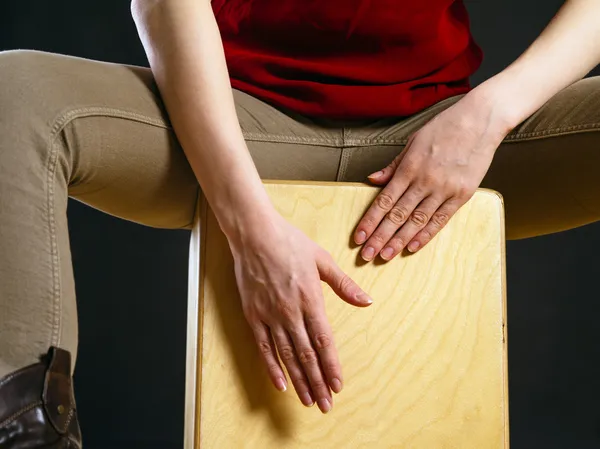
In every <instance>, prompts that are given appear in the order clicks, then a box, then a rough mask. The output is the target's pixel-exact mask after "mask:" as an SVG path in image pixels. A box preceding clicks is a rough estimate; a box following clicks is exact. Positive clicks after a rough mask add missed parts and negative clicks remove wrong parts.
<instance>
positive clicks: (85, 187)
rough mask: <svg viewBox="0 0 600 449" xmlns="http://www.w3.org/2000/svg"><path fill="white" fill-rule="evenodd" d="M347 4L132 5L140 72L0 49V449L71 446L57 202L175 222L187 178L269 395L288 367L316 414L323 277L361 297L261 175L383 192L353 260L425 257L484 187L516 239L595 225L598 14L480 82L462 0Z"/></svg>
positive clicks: (188, 209)
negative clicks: (227, 272) (224, 245)
mask: <svg viewBox="0 0 600 449" xmlns="http://www.w3.org/2000/svg"><path fill="white" fill-rule="evenodd" d="M348 5H349V2H347V1H333V0H332V1H329V2H311V1H306V0H285V1H284V0H279V1H277V2H275V1H272V0H271V1H269V0H253V1H249V0H246V1H244V0H228V1H225V0H215V1H213V2H212V4H211V2H209V1H208V0H178V1H174V0H134V1H133V2H132V12H133V17H134V20H135V23H136V26H137V28H138V31H139V34H140V37H141V40H142V43H143V45H144V48H145V49H146V52H147V55H148V59H149V61H150V65H151V71H150V70H148V69H142V68H137V67H128V66H122V65H115V64H107V63H100V62H95V61H88V60H82V59H77V58H71V57H65V56H58V55H52V54H44V53H39V52H23V51H18V52H7V53H3V54H0V77H1V79H2V83H1V84H0V104H1V105H2V108H1V110H0V186H1V189H0V205H1V206H2V214H1V215H0V245H1V249H2V251H1V252H0V254H1V257H0V274H1V276H2V283H1V284H0V376H4V377H3V378H2V379H0V445H2V443H5V444H7V445H8V446H7V447H24V446H25V445H27V444H30V442H33V441H35V442H39V444H40V445H42V444H55V445H58V444H59V443H60V444H63V445H65V444H66V445H69V444H70V445H71V446H68V447H79V444H80V443H79V442H80V436H79V429H78V424H77V417H76V412H75V408H74V399H73V397H72V391H71V390H72V389H71V386H70V374H71V370H72V368H73V366H72V365H71V363H70V355H69V354H72V355H73V356H75V354H76V349H77V324H76V320H77V318H76V307H75V295H74V286H73V275H72V269H71V263H70V252H69V242H68V234H67V220H66V205H67V198H68V197H69V196H71V197H73V198H76V199H78V200H80V201H82V202H85V203H87V204H89V205H91V206H93V207H96V208H98V209H101V210H103V211H105V212H107V213H110V214H113V215H116V216H119V217H123V218H125V219H128V220H132V221H136V222H139V223H142V224H145V225H149V226H155V227H163V228H189V227H190V226H191V222H192V217H193V212H194V207H195V204H196V199H197V194H198V192H199V189H198V185H199V186H200V188H201V191H202V194H203V195H205V196H206V198H207V200H208V202H209V203H210V205H211V207H212V209H213V210H214V212H215V215H216V216H217V219H218V221H219V224H220V226H221V228H222V230H223V232H224V233H225V235H226V237H227V239H228V241H229V244H230V248H231V251H232V253H233V257H234V261H235V270H236V277H237V282H238V287H239V290H240V293H241V298H242V302H243V309H244V312H245V315H246V317H247V319H248V322H249V324H250V326H251V328H252V329H253V331H254V335H255V337H256V341H257V344H258V346H259V348H260V352H261V354H262V357H263V359H264V362H265V364H266V366H267V368H268V373H269V376H270V378H271V380H272V382H273V384H274V386H275V387H276V388H278V389H279V390H282V391H284V390H285V389H286V388H287V386H288V380H287V379H286V376H285V374H284V372H283V370H282V365H281V363H283V364H285V366H286V368H287V370H288V372H289V374H290V381H291V383H292V384H293V387H294V388H295V390H296V393H297V394H298V397H299V398H300V401H301V402H302V403H303V404H304V405H306V406H310V405H313V404H314V403H315V402H316V403H317V405H318V407H319V409H320V410H321V411H322V412H323V413H326V412H328V411H329V410H330V409H331V407H332V392H335V393H339V392H340V391H341V390H342V388H343V378H342V372H341V367H340V364H339V361H338V358H337V354H336V350H335V346H334V343H333V341H334V340H333V335H332V332H331V329H330V327H329V324H328V322H327V319H326V316H325V311H324V306H323V301H322V297H321V286H320V280H322V281H325V282H326V283H328V284H329V285H330V286H331V288H332V289H333V290H334V291H335V292H336V293H337V294H338V296H340V298H341V299H343V300H345V301H347V302H349V303H350V304H353V305H355V306H359V307H362V306H367V305H369V304H370V303H371V300H370V299H369V297H368V295H367V294H366V293H365V292H363V291H362V290H361V289H360V287H359V286H357V285H356V284H355V283H354V282H353V281H352V280H351V279H349V278H348V277H347V276H346V275H345V274H344V273H342V272H341V271H340V269H339V268H338V267H337V265H336V264H335V262H334V261H333V260H332V258H331V256H330V255H329V254H328V253H327V252H326V251H324V250H323V249H322V248H320V247H319V246H318V245H316V244H315V243H314V242H312V241H310V240H309V239H308V238H307V237H306V236H305V235H304V234H303V233H302V232H301V231H300V230H298V229H296V228H295V227H293V226H292V225H290V224H289V223H288V222H286V221H285V220H284V219H283V218H282V217H281V216H280V215H279V214H278V213H277V212H276V211H275V210H274V208H273V206H272V205H271V203H270V201H269V199H268V197H267V195H266V193H265V190H264V189H263V187H262V183H261V177H262V178H271V179H273V178H275V179H303V180H307V179H315V180H330V181H332V180H339V181H364V180H365V179H366V178H367V177H368V179H369V180H370V181H371V182H372V183H374V184H377V185H380V186H382V187H383V189H382V191H381V193H380V194H379V196H378V197H377V199H376V200H375V201H374V203H373V205H372V206H371V208H370V209H369V210H368V212H367V213H366V214H365V216H364V217H363V218H362V220H361V222H360V223H359V225H358V226H357V228H356V232H355V234H354V236H353V238H354V240H355V241H356V242H357V243H358V244H361V245H362V246H363V248H362V250H361V251H362V252H361V254H362V256H363V257H364V259H365V260H367V261H371V260H373V259H374V258H376V257H381V258H382V259H384V260H390V259H392V258H393V257H395V256H396V255H397V254H398V253H400V252H401V251H402V250H403V249H405V248H406V249H408V250H409V251H413V252H414V251H418V250H419V249H420V248H421V247H423V246H424V245H426V244H427V243H428V242H429V241H430V240H431V238H433V237H434V236H435V234H436V233H437V232H439V230H440V229H441V228H443V226H444V225H445V224H446V223H447V222H448V220H449V219H450V218H451V217H452V215H453V214H454V213H455V212H456V211H457V210H458V209H459V208H460V207H461V206H462V205H463V204H464V203H465V202H466V201H467V200H468V199H469V198H470V197H471V196H472V195H473V193H474V192H475V189H476V188H477V187H478V186H480V185H481V186H484V187H489V188H493V189H496V190H499V191H500V192H501V193H502V194H503V195H504V198H505V202H506V212H507V217H506V218H507V235H508V237H509V238H524V237H529V236H533V235H539V234H544V233H550V232H556V231H560V230H564V229H568V228H572V227H575V226H580V225H583V224H585V223H589V222H592V221H595V220H597V219H599V218H600V207H599V205H598V198H599V197H600V180H599V179H598V177H597V176H596V172H597V171H598V167H600V155H599V153H600V151H598V150H599V148H598V147H599V146H600V130H599V128H600V79H598V78H590V79H586V80H583V81H578V80H580V79H581V78H582V77H583V76H585V74H586V73H588V72H589V71H590V70H591V69H592V68H593V67H594V66H595V65H596V64H598V62H600V46H599V45H598V42H599V41H600V22H599V21H598V20H597V17H599V16H600V5H599V4H598V2H596V1H593V0H569V1H567V2H566V3H565V5H564V6H563V8H562V9H561V11H560V12H559V14H558V15H557V16H556V17H555V19H554V20H553V21H552V23H551V24H550V25H549V26H548V27H547V29H546V30H545V31H544V32H543V33H542V34H541V35H540V37H539V38H538V39H537V40H536V41H535V43H534V44H533V45H532V46H531V47H530V48H529V49H528V50H527V51H526V52H525V53H524V54H523V55H522V56H521V57H520V58H519V59H518V60H517V61H515V62H514V63H513V64H512V65H510V66H509V67H507V68H506V69H505V70H503V71H502V72H501V73H499V74H497V75H496V76H494V77H492V78H490V79H489V80H487V81H486V82H484V83H482V84H481V85H479V86H477V87H476V88H474V89H470V87H469V84H468V78H469V76H470V75H471V74H472V73H473V72H474V71H475V70H476V69H477V67H478V65H479V63H480V61H481V52H480V50H479V48H478V47H477V45H476V44H475V43H474V42H473V40H472V38H471V35H470V32H469V24H468V17H467V13H466V10H465V8H464V5H463V4H462V1H461V0H456V1H455V0H430V1H429V2H413V1H408V0H396V1H392V0H388V1H384V0H376V1H375V0H373V1H368V0H362V1H356V2H354V3H352V7H350V6H348ZM227 68H228V69H229V73H228V71H227ZM232 87H233V89H232ZM159 92H160V97H159ZM163 101H164V105H165V108H163V106H162V102H163ZM167 111H168V116H169V120H167ZM175 134H176V136H177V138H176V137H175ZM49 347H50V348H51V349H50V351H49V352H48V354H47V356H46V357H44V358H43V360H42V361H41V362H37V359H38V357H39V355H40V354H41V353H44V352H46V351H47V350H48V348H49ZM58 348H62V349H58ZM42 387H43V388H42ZM40 398H41V399H40ZM3 430H4V433H2V431H3ZM2 438H4V440H2ZM11 444H12V446H11ZM2 447H5V446H2ZM27 447H30V446H27ZM61 447H63V446H61Z"/></svg>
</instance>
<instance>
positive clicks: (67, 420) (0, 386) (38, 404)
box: [0, 347, 81, 449]
mask: <svg viewBox="0 0 600 449" xmlns="http://www.w3.org/2000/svg"><path fill="white" fill-rule="evenodd" d="M0 448H2V449H33V448H48V449H80V448H81V432H80V430H79V421H78V420H77V411H76V409H75V397H74V395H73V383H72V381H71V354H70V353H69V352H68V351H65V350H63V349H59V348H55V347H52V348H50V350H49V351H48V354H47V355H46V356H44V357H43V358H42V362H40V363H36V364H34V365H30V366H27V367H25V368H22V369H20V370H18V371H15V372H14V373H11V374H8V375H7V376H5V377H3V378H1V379H0Z"/></svg>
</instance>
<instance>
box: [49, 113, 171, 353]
mask: <svg viewBox="0 0 600 449" xmlns="http://www.w3.org/2000/svg"><path fill="white" fill-rule="evenodd" d="M91 116H107V117H116V118H123V119H129V120H133V121H137V122H140V123H146V124H148V125H152V126H157V127H161V128H166V129H171V127H170V126H168V125H167V124H166V123H164V122H163V121H161V120H156V119H153V118H151V117H146V116H144V115H141V114H137V113H135V112H128V111H121V110H118V109H112V108H102V107H93V108H78V109H71V110H68V111H66V112H63V113H62V114H59V116H58V117H57V118H56V119H55V120H54V123H53V125H52V127H51V128H50V136H49V139H48V160H47V176H46V192H47V197H46V210H45V214H46V217H45V218H46V223H47V225H48V232H49V234H50V235H49V240H50V259H51V265H52V266H51V270H52V314H53V316H52V330H51V337H50V341H51V345H52V346H60V337H61V326H62V320H61V317H62V301H61V295H62V286H61V279H60V272H59V267H60V254H59V248H58V243H57V239H56V220H55V217H54V213H55V211H54V178H55V175H56V167H57V165H58V148H57V145H56V139H57V137H58V135H59V134H60V132H61V131H62V130H63V129H64V128H65V126H67V125H68V124H69V123H70V122H71V121H73V120H74V119H76V118H81V117H91Z"/></svg>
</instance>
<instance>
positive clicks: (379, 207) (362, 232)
mask: <svg viewBox="0 0 600 449" xmlns="http://www.w3.org/2000/svg"><path fill="white" fill-rule="evenodd" d="M398 173H399V172H396V174H395V175H394V177H393V178H392V180H391V181H390V182H389V184H388V185H386V186H385V187H384V188H383V190H381V192H379V194H378V195H377V197H376V198H375V201H373V204H371V206H370V207H369V210H367V212H366V213H365V215H364V216H363V218H362V219H361V220H360V223H359V224H358V226H357V227H356V231H355V232H354V241H355V242H356V243H357V244H358V245H361V244H363V243H364V242H366V241H367V239H368V238H369V237H370V236H371V234H373V231H375V229H376V228H377V226H379V223H380V222H381V220H382V219H383V217H385V215H386V214H387V213H388V212H389V211H390V210H391V209H392V207H394V205H395V204H396V203H397V201H398V200H399V199H400V197H401V196H402V195H403V194H404V192H405V191H406V189H407V188H408V186H409V182H410V178H409V177H407V176H403V175H399V174H398Z"/></svg>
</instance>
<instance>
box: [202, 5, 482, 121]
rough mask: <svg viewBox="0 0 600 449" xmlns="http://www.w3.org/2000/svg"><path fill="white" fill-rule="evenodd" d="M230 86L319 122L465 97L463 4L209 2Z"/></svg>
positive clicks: (476, 53)
mask: <svg viewBox="0 0 600 449" xmlns="http://www.w3.org/2000/svg"><path fill="white" fill-rule="evenodd" d="M212 5H213V10H214V12H215V15H216V18H217V23H218V25H219V29H220V31H221V36H222V39H223V45H224V47H225V56H226V59H227V66H228V68H229V75H230V78H231V84H232V86H233V87H234V88H236V89H239V90H242V91H244V92H247V93H249V94H250V95H253V96H255V97H257V98H260V99H262V100H264V101H266V102H268V103H271V104H273V105H274V106H276V107H279V108H284V109H290V110H292V111H295V112H298V113H301V114H304V115H309V116H320V117H327V118H340V119H370V118H382V117H397V116H408V115H411V114H414V113H416V112H418V111H421V110H422V109H425V108H426V107H428V106H431V105H432V104H434V103H437V102H438V101H441V100H443V99H445V98H448V97H450V96H453V95H457V94H460V93H464V92H466V91H468V90H469V79H468V78H469V76H470V75H471V74H472V73H473V72H474V71H475V70H476V69H477V68H478V67H479V64H480V63H481V59H482V53H481V50H480V49H479V47H478V46H477V45H476V44H475V42H474V41H473V38H472V36H471V33H470V31H469V18H468V15H467V11H466V8H465V7H464V5H463V3H462V0H213V2H212Z"/></svg>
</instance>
